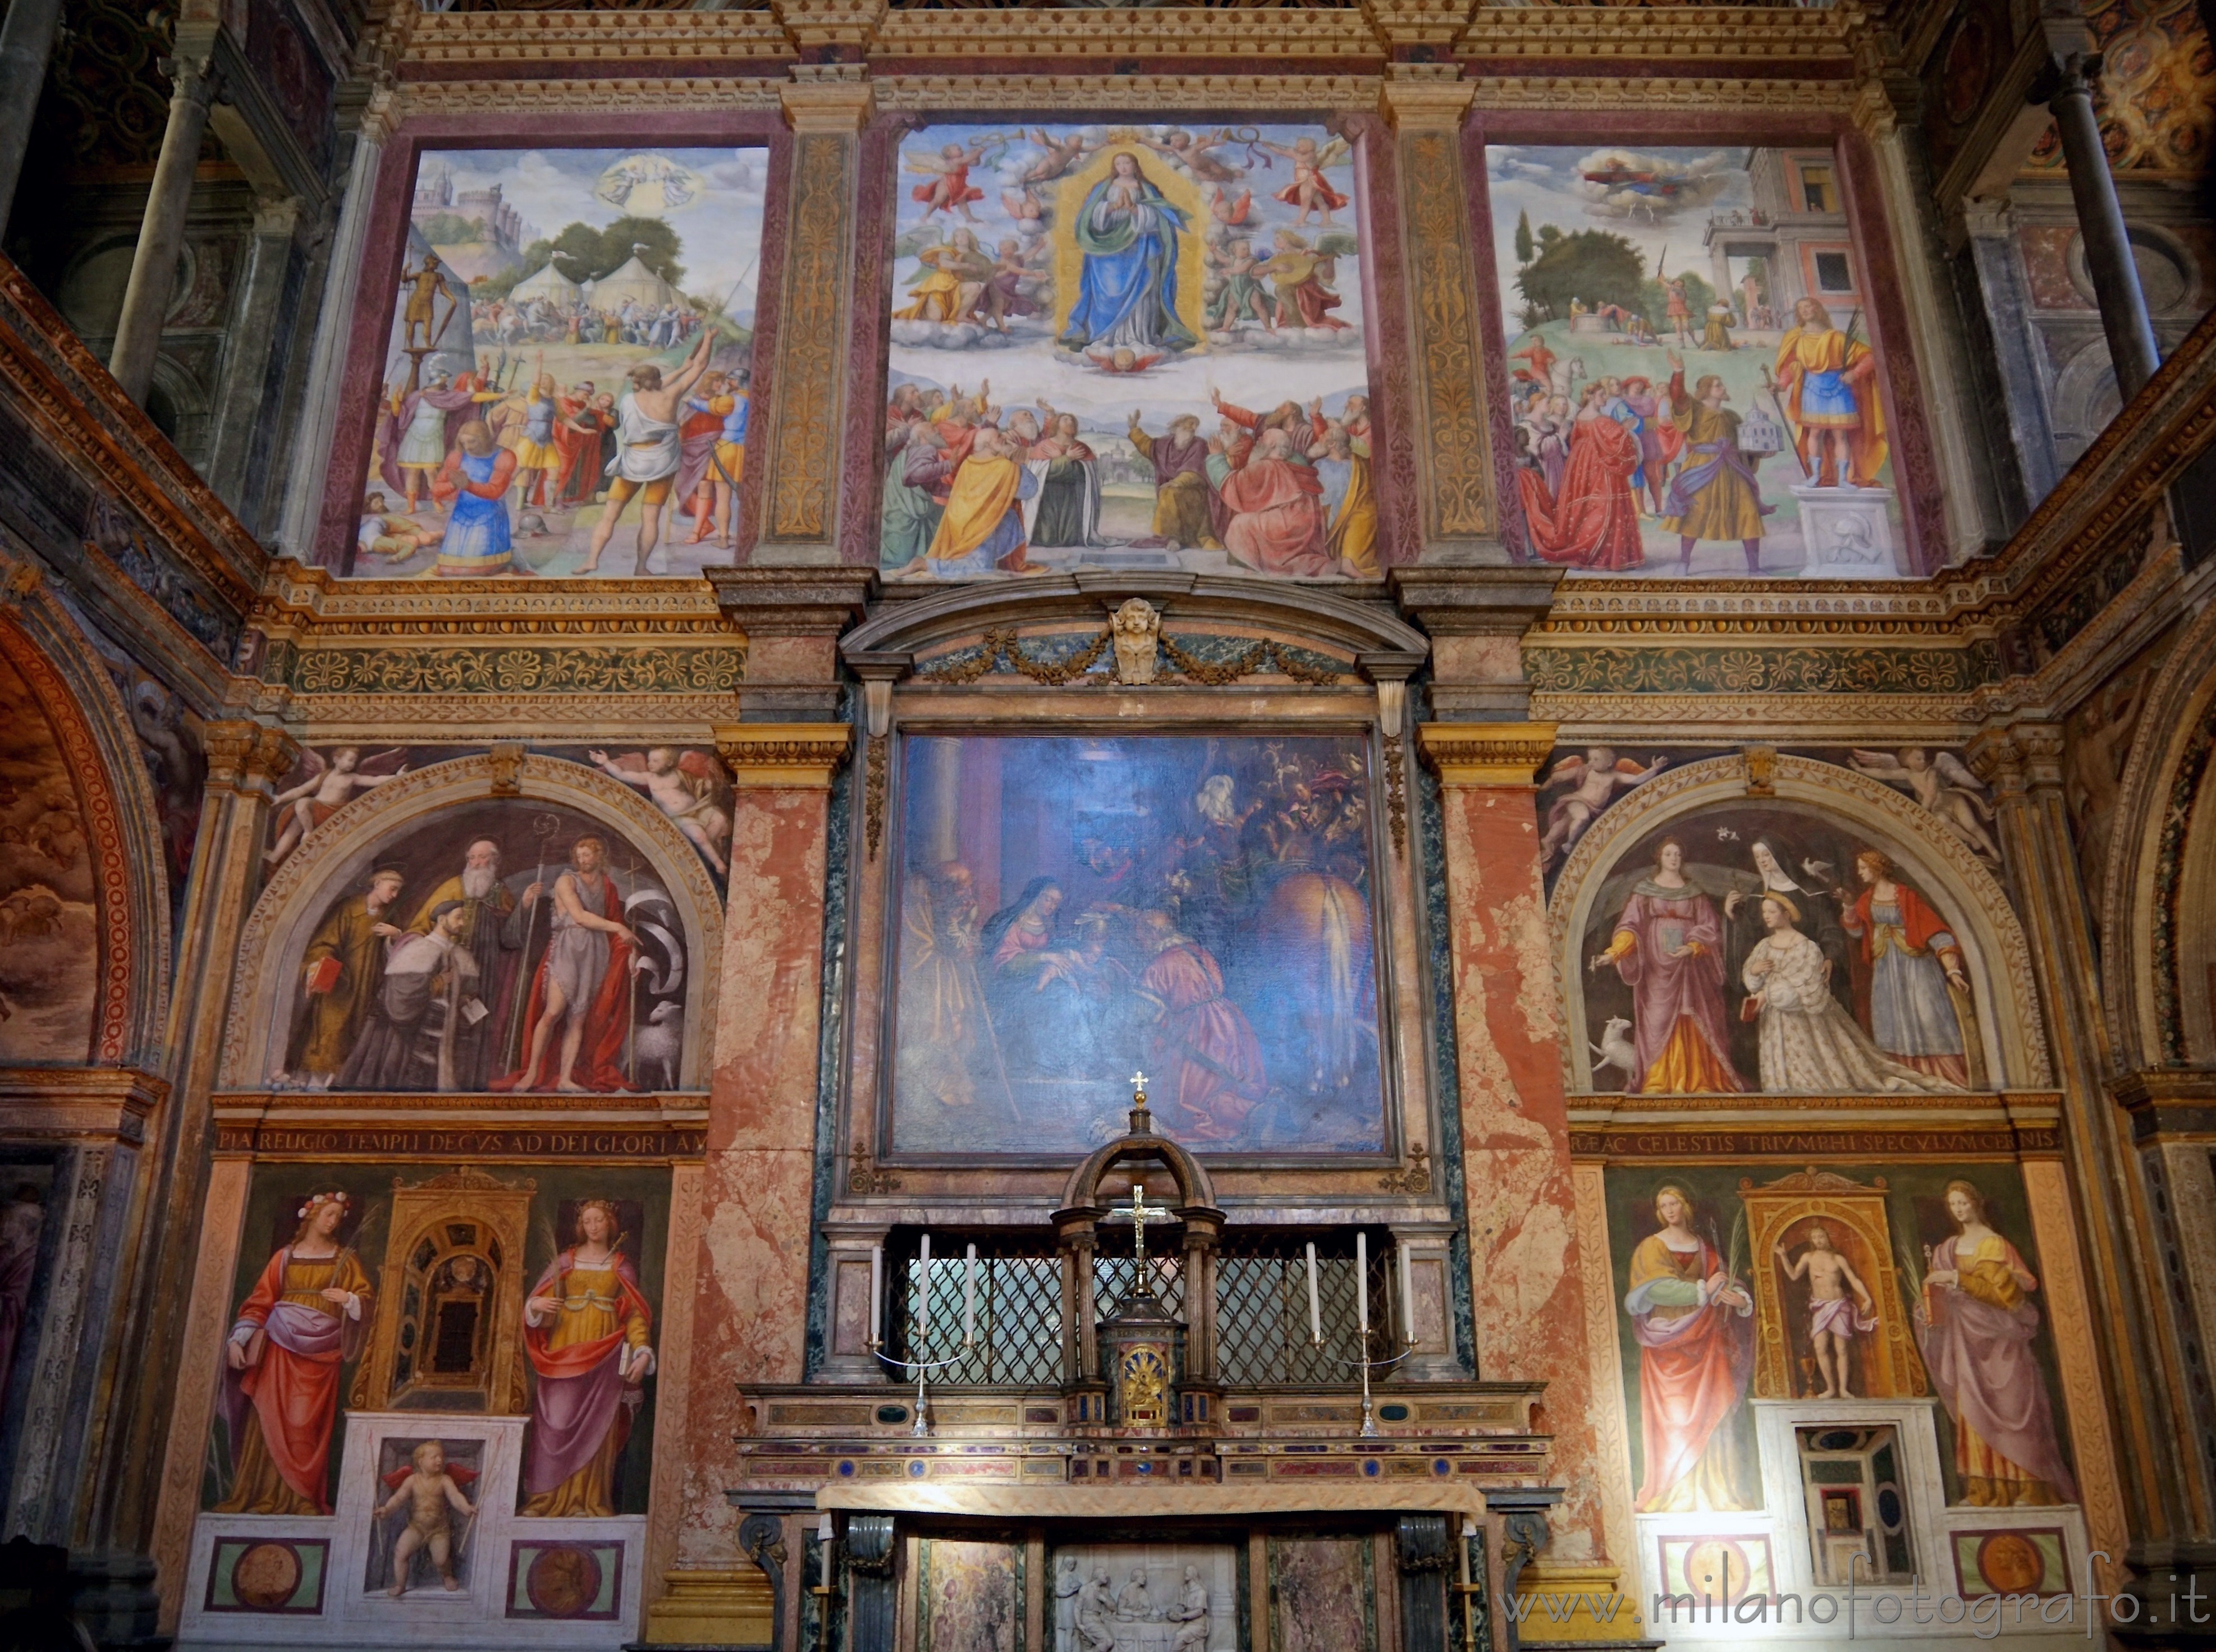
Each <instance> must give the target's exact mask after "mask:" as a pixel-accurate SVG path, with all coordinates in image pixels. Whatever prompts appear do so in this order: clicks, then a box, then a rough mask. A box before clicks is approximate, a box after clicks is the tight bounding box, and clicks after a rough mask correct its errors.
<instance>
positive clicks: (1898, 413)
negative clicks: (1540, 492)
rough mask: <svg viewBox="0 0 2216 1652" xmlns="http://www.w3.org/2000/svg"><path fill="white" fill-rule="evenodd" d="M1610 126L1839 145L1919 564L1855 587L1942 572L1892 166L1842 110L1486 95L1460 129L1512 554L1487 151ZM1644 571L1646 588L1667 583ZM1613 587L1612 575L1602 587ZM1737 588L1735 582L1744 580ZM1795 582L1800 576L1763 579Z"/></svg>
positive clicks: (1650, 137)
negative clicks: (1890, 190)
mask: <svg viewBox="0 0 2216 1652" xmlns="http://www.w3.org/2000/svg"><path fill="white" fill-rule="evenodd" d="M1596 131H1605V132H1606V133H1607V141H1608V142H1610V143H1613V144H1654V145H1672V146H1684V145H1688V144H1731V145H1734V146H1736V145H1740V144H1745V145H1748V146H1759V147H1762V148H1765V149H1797V148H1811V149H1813V148H1816V147H1819V146H1821V147H1823V148H1826V149H1829V150H1831V152H1832V156H1833V161H1834V165H1835V167H1836V169H1837V170H1836V172H1835V176H1836V178H1837V182H1838V187H1839V194H1840V199H1841V202H1842V204H1843V206H1844V208H1845V212H1846V218H1847V223H1848V228H1849V233H1850V235H1851V236H1853V238H1854V243H1855V246H1856V251H1857V252H1858V253H1859V254H1860V255H1861V261H1862V277H1863V280H1864V282H1865V285H1866V287H1867V290H1868V293H1869V302H1868V304H1867V305H1865V306H1864V309H1863V322H1864V325H1865V326H1866V327H1867V328H1868V337H1869V339H1870V341H1871V342H1872V344H1873V345H1874V347H1876V349H1877V352H1878V358H1879V359H1880V360H1881V362H1882V363H1883V364H1884V372H1883V374H1882V378H1881V382H1882V384H1883V385H1884V397H1885V402H1884V406H1885V414H1886V431H1887V440H1888V441H1889V442H1890V443H1891V445H1892V447H1893V455H1892V458H1893V490H1894V493H1895V494H1896V495H1897V497H1898V499H1899V505H1900V519H1901V530H1902V535H1903V537H1904V538H1905V541H1906V546H1905V549H1906V550H1907V552H1908V560H1909V567H1908V568H1907V569H1906V570H1905V572H1904V573H1902V574H1899V576H1898V577H1897V578H1894V579H1890V580H1870V581H1866V582H1865V581H1855V582H1853V584H1854V586H1855V588H1857V589H1859V588H1861V587H1862V586H1863V585H1864V584H1868V585H1870V586H1876V587H1878V588H1880V589H1898V588H1899V587H1900V586H1904V585H1905V584H1907V583H1909V582H1911V581H1913V580H1922V579H1927V578H1930V577H1931V576H1932V575H1934V574H1938V573H1940V572H1942V569H1943V568H1944V565H1945V562H1946V543H1947V527H1946V519H1945V513H1944V512H1943V510H1942V507H1941V503H1940V501H1939V497H1938V491H1937V490H1938V488H1939V485H1940V484H1939V474H1938V461H1937V459H1936V457H1935V455H1934V453H1933V451H1932V442H1931V433H1930V428H1929V427H1928V426H1927V425H1926V423H1925V420H1924V406H1923V397H1922V392H1921V390H1920V389H1919V387H1918V386H1919V381H1918V379H1917V372H1916V358H1915V353H1914V350H1913V347H1912V343H1911V340H1912V336H1913V332H1912V329H1911V326H1910V322H1909V316H1908V312H1907V310H1906V309H1905V304H1906V302H1907V301H1906V299H1905V298H1904V297H1903V296H1902V292H1901V286H1902V284H1901V282H1900V281H1899V279H1898V277H1897V274H1896V264H1895V258H1896V254H1895V251H1894V249H1893V236H1892V231H1891V229H1890V226H1889V224H1888V222H1887V216H1886V211H1885V203H1884V200H1882V198H1881V197H1882V192H1883V190H1884V187H1885V181H1884V173H1883V169H1881V167H1879V166H1878V164H1877V162H1876V158H1875V157H1874V156H1873V155H1872V154H1871V153H1870V146H1869V140H1868V138H1866V137H1865V136H1864V135H1863V134H1862V132H1861V131H1860V130H1859V129H1858V128H1857V127H1856V125H1855V123H1854V122H1853V120H1851V119H1850V118H1849V117H1848V116H1846V115H1845V114H1819V115H1815V116H1813V117H1812V116H1810V115H1807V114H1789V113H1771V112H1768V111H1733V110H1724V109H1714V108H1707V109H1671V110H1668V111H1665V112H1659V113H1658V112H1656V111H1653V110H1651V109H1646V108H1640V107H1626V108H1624V109H1623V110H1622V113H1621V114H1617V115H1615V116H1612V117H1611V116H1608V115H1605V114H1601V113H1599V112H1597V111H1594V110H1590V109H1582V108H1581V109H1576V110H1569V109H1559V110H1542V109H1528V108H1516V109H1498V108H1495V109H1488V108H1487V107H1485V105H1484V103H1483V102H1482V101H1481V100H1480V103H1479V105H1478V106H1477V107H1476V108H1475V109H1474V111H1473V113H1472V114H1471V116H1470V119H1469V120H1468V123H1467V124H1466V125H1465V126H1463V128H1462V168H1463V171H1464V174H1465V175H1466V180H1467V182H1468V188H1469V199H1470V241H1471V247H1472V250H1473V252H1474V255H1475V258H1476V263H1477V269H1478V274H1479V276H1480V280H1481V281H1483V282H1486V283H1487V285H1485V286H1481V287H1480V300H1481V301H1480V304H1479V306H1478V310H1479V323H1480V327H1481V328H1482V329H1483V331H1482V334H1481V336H1482V338H1483V341H1484V348H1485V376H1486V382H1487V387H1488V391H1489V395H1490V399H1491V402H1492V407H1491V416H1492V419H1493V454H1494V467H1495V487H1496V488H1497V490H1498V492H1499V498H1500V501H1501V506H1500V515H1501V520H1502V525H1503V527H1504V529H1506V528H1508V527H1509V526H1510V525H1511V524H1512V525H1513V537H1514V538H1515V540H1516V541H1517V548H1516V549H1514V550H1511V555H1515V556H1518V557H1519V559H1521V560H1530V555H1529V553H1528V552H1527V551H1523V550H1521V548H1520V546H1521V542H1522V540H1523V532H1524V528H1523V511H1522V508H1521V507H1520V505H1518V504H1517V503H1516V501H1517V492H1516V471H1515V458H1514V454H1515V449H1514V446H1513V445H1512V439H1513V436H1514V431H1513V428H1512V427H1511V423H1510V421H1509V417H1508V399H1507V396H1506V395H1505V387H1506V385H1507V383H1508V359H1507V352H1508V339H1507V335H1506V329H1505V325H1504V322H1503V320H1502V317H1501V315H1500V311H1499V305H1498V304H1495V303H1493V301H1492V300H1493V286H1494V285H1497V281H1498V277H1499V249H1497V248H1496V247H1495V246H1494V245H1493V208H1492V188H1491V177H1490V175H1489V174H1488V173H1487V170H1486V164H1485V151H1486V148H1487V145H1488V144H1590V143H1594V142H1597V141H1599V140H1598V139H1597V138H1595V137H1594V133H1595V132H1596ZM1660 577H1662V576H1659V575H1655V574H1644V575H1634V580H1638V581H1639V582H1640V583H1645V582H1646V581H1647V580H1655V579H1659V578H1660ZM1597 583H1598V584H1600V585H1602V586H1611V585H1613V584H1614V583H1615V580H1614V578H1610V579H1608V580H1600V581H1597ZM1721 583H1726V581H1720V580H1715V579H1713V578H1710V577H1706V576H1703V577H1701V578H1696V579H1692V580H1684V581H1682V582H1680V581H1672V584H1673V586H1677V588H1686V587H1690V586H1708V585H1717V584H1721ZM1728 583H1731V584H1733V586H1737V585H1739V583H1740V581H1739V580H1732V581H1729V582H1728ZM1765 583H1772V584H1776V585H1777V586H1781V587H1789V586H1791V585H1792V583H1793V580H1792V578H1791V577H1790V576H1784V577H1780V578H1777V579H1775V580H1765Z"/></svg>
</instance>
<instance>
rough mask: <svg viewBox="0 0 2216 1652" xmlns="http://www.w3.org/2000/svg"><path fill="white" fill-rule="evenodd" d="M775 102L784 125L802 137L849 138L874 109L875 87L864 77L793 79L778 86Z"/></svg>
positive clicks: (875, 111) (863, 124)
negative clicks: (782, 116) (855, 78)
mask: <svg viewBox="0 0 2216 1652" xmlns="http://www.w3.org/2000/svg"><path fill="white" fill-rule="evenodd" d="M795 72H796V73H797V72H798V71H795ZM778 101H779V103H780V104H782V105H783V107H784V109H785V125H786V126H790V127H791V128H792V130H793V131H794V132H797V133H798V134H800V135H801V136H802V137H803V138H810V137H815V136H817V135H819V134H822V133H828V134H830V135H832V136H834V137H846V138H852V137H853V136H854V135H855V134H856V133H857V132H860V131H861V130H862V128H863V127H865V126H868V125H869V124H870V121H871V118H872V117H873V116H875V115H876V114H877V89H876V88H874V87H873V86H871V84H870V83H869V82H868V81H866V80H846V79H843V78H841V79H838V80H815V79H809V80H796V81H794V82H793V83H791V85H789V86H780V87H779V88H778Z"/></svg>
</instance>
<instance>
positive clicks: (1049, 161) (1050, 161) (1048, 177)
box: [1016, 130, 1101, 184]
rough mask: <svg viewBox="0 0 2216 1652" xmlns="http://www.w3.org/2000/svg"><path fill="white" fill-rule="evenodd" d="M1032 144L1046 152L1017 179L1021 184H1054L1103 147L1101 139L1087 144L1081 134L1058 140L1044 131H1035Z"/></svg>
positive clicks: (1032, 134)
mask: <svg viewBox="0 0 2216 1652" xmlns="http://www.w3.org/2000/svg"><path fill="white" fill-rule="evenodd" d="M1031 142H1033V143H1034V144H1037V145H1038V146H1039V148H1041V149H1042V150H1045V151H1046V152H1045V153H1044V154H1043V155H1042V156H1040V157H1039V158H1038V159H1037V160H1036V161H1033V162H1032V163H1031V164H1030V165H1029V166H1027V167H1025V169H1023V172H1022V174H1021V175H1019V176H1018V178H1017V179H1016V181H1017V183H1019V184H1034V183H1052V182H1053V181H1055V180H1056V178H1059V177H1061V176H1062V175H1064V174H1066V173H1067V172H1068V170H1069V169H1071V168H1072V167H1074V166H1075V165H1076V164H1077V163H1079V162H1080V161H1082V160H1083V159H1084V158H1085V157H1086V156H1088V155H1090V154H1092V153H1093V150H1097V149H1099V147H1100V146H1101V140H1099V139H1095V140H1093V142H1090V143H1088V142H1086V137H1085V134H1084V133H1083V132H1072V133H1071V134H1070V135H1069V136H1068V138H1061V139H1057V138H1050V137H1049V136H1048V135H1047V134H1046V132H1044V131H1043V130H1039V131H1034V132H1032V133H1031Z"/></svg>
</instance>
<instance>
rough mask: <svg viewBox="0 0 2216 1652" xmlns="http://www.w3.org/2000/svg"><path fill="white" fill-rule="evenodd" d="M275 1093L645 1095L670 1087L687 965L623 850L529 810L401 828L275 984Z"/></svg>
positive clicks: (460, 812) (575, 825)
mask: <svg viewBox="0 0 2216 1652" xmlns="http://www.w3.org/2000/svg"><path fill="white" fill-rule="evenodd" d="M288 974H289V978H290V980H291V981H292V996H291V1001H290V1012H291V1020H290V1023H289V1027H288V1029H287V1033H286V1041H285V1044H284V1047H283V1048H284V1054H283V1060H282V1062H281V1064H280V1066H278V1067H277V1068H276V1070H275V1071H274V1072H272V1073H271V1075H270V1081H271V1083H272V1084H274V1085H277V1086H279V1087H280V1088H291V1087H304V1088H306V1089H310V1090H329V1089H338V1090H441V1091H463V1092H471V1093H475V1092H485V1091H512V1092H514V1093H518V1094H523V1093H528V1092H534V1091H550V1090H569V1091H598V1092H601V1093H603V1094H606V1093H612V1092H615V1091H619V1090H656V1089H670V1088H674V1086H675V1085H676V1084H677V1083H678V1082H679V1079H680V1076H681V1074H682V1072H683V1067H684V1059H683V1058H684V1047H685V1000H686V974H687V948H686V937H685V927H684V924H683V923H682V921H681V920H680V918H679V917H678V914H677V910H676V907H675V906H674V904H673V902H672V900H671V899H670V896H669V893H668V891H667V890H666V889H664V888H663V887H662V883H661V881H660V878H659V875H657V874H656V872H655V871H654V870H653V869H652V866H651V863H649V861H648V859H647V857H645V856H644V855H643V854H642V853H641V852H640V851H638V849H637V847H636V846H635V845H633V844H630V843H628V842H626V841H625V839H624V838H622V837H621V836H620V835H619V834H618V833H617V832H613V831H612V830H611V829H610V828H608V827H607V826H604V825H602V824H601V823H600V822H598V821H596V820H588V818H586V817H585V816H583V815H581V814H576V813H574V812H572V811H570V810H567V809H563V808H550V807H548V806H546V805H544V804H538V803H524V802H520V801H514V802H510V801H498V802H485V803H477V804H471V805H469V806H467V807H465V808H458V809H454V810H452V811H450V812H448V813H446V814H441V815H440V816H438V817H437V818H436V819H435V820H431V821H429V822H427V823H421V824H418V825H416V826H412V827H410V828H409V829H408V830H406V831H405V832H403V833H402V834H401V835H400V836H399V837H397V838H396V839H395V840H394V841H392V842H391V843H389V844H385V845H383V846H382V847H380V848H379V850H378V851H377V853H376V855H375V856H374V857H373V862H372V864H371V865H370V866H369V867H368V868H367V869H365V870H364V871H362V872H361V873H360V874H359V875H355V876H354V877H352V878H349V879H348V880H347V881H346V882H345V884H344V886H343V887H339V888H337V889H335V890H334V891H332V892H331V894H330V896H329V902H328V905H327V906H326V908H325V910H324V912H323V915H322V917H321V918H319V919H318V920H317V924H316V925H315V927H314V929H313V930H311V932H310V933H309V937H308V939H307V942H306V945H305V949H304V951H303V952H302V953H301V955H300V956H299V959H298V960H297V961H294V962H293V964H292V967H291V968H290V970H289V971H288Z"/></svg>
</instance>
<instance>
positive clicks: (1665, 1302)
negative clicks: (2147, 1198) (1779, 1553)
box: [1607, 1164, 2077, 1514]
mask: <svg viewBox="0 0 2216 1652" xmlns="http://www.w3.org/2000/svg"><path fill="white" fill-rule="evenodd" d="M1607 1188H1608V1201H1609V1248H1610V1254H1611V1256H1613V1258H1614V1262H1615V1268H1616V1293H1617V1300H1618V1302H1619V1303H1620V1305H1621V1312H1620V1314H1619V1316H1618V1322H1617V1323H1618V1329H1619V1336H1620V1338H1621V1342H1620V1350H1621V1352H1620V1357H1621V1359H1622V1368H1623V1372H1624V1390H1625V1395H1626V1411H1627V1416H1626V1419H1625V1421H1626V1426H1627V1431H1628V1437H1629V1440H1630V1442H1631V1446H1632V1454H1633V1476H1634V1481H1635V1483H1636V1490H1635V1493H1634V1501H1635V1506H1636V1507H1637V1508H1638V1509H1639V1511H1640V1513H1641V1514H1690V1513H1722V1512H1729V1511H1734V1510H1739V1511H1744V1510H1751V1509H1755V1508H1760V1507H1761V1501H1762V1500H1761V1483H1760V1477H1759V1474H1758V1471H1757V1453H1756V1445H1755V1429H1754V1421H1753V1417H1752V1415H1751V1409H1750V1407H1749V1406H1748V1404H1747V1400H1748V1397H1749V1396H1750V1394H1751V1393H1757V1392H1761V1393H1767V1394H1769V1395H1771V1396H1774V1397H1788V1398H1790V1397H1800V1398H1807V1399H1825V1398H1840V1397H1865V1398H1867V1397H1873V1396H1881V1395H1882V1394H1884V1393H1885V1392H1887V1391H1890V1392H1892V1393H1894V1394H1902V1395H1914V1394H1920V1393H1925V1392H1930V1393H1935V1394H1936V1395H1937V1396H1938V1398H1939V1402H1940V1405H1939V1416H1938V1419H1937V1421H1938V1423H1939V1436H1940V1449H1941V1454H1942V1474H1943V1477H1944V1480H1945V1484H1946V1488H1947V1497H1948V1502H1949V1503H1952V1504H1955V1505H1960V1506H1968V1507H1975V1508H2003V1507H2013V1506H2016V1505H2025V1506H2034V1507H2038V1506H2048V1505H2053V1504H2059V1503H2066V1502H2075V1501H2076V1499H2077V1484H2076V1480H2075V1477H2074V1475H2073V1473H2072V1471H2071V1466H2070V1464H2069V1459H2068V1456H2067V1451H2066V1446H2065V1440H2064V1437H2063V1433H2062V1428H2061V1423H2060V1420H2059V1413H2058V1411H2057V1409H2056V1407H2055V1404H2054V1402H2053V1394H2054V1391H2055V1387H2056V1384H2057V1380H2058V1379H2057V1374H2056V1366H2055V1356H2054V1349H2053V1335H2052V1331H2051V1330H2050V1329H2049V1327H2048V1326H2047V1320H2046V1314H2045V1311H2044V1308H2043V1304H2042V1299H2041V1294H2040V1282H2039V1275H2038V1273H2037V1271H2036V1268H2035V1262H2036V1256H2035V1252H2034V1244H2033V1239H2032V1229H2031V1219H2030V1213H2029V1210H2028V1202H2027V1200H2026V1195H2025V1192H2024V1186H2023V1181H2022V1176H2021V1175H2020V1174H2019V1173H2018V1172H2017V1171H2016V1170H2015V1169H2013V1168H2012V1167H2008V1166H2001V1165H1993V1164H1977V1165H1963V1166H1948V1165H1922V1164H1918V1165H1908V1166H1902V1165H1898V1164H1894V1165H1887V1166H1870V1165H1856V1164H1837V1165H1824V1166H1819V1167H1815V1168H1813V1169H1811V1170H1804V1171H1794V1172H1791V1173H1789V1174H1786V1175H1783V1176H1777V1177H1775V1178H1772V1179H1770V1180H1769V1181H1767V1182H1757V1181H1756V1180H1754V1179H1752V1178H1750V1177H1749V1176H1747V1175H1746V1173H1745V1168H1744V1167H1741V1166H1738V1165H1696V1164H1685V1165H1651V1166H1650V1165H1641V1166H1638V1167H1629V1166H1611V1167H1610V1170H1609V1171H1608V1173H1607ZM1819 1229H1827V1230H1828V1231H1825V1232H1822V1233H1821V1234H1820V1235H1819V1231H1818V1230H1819ZM1884 1246H1889V1247H1890V1251H1891V1254H1890V1255H1887V1254H1884V1252H1883V1250H1881V1247H1884ZM1781 1253H1782V1254H1781ZM1842 1385H1844V1388H1845V1390H1846V1393H1845V1394H1844V1395H1843V1394H1840V1393H1838V1392H1837V1391H1836V1390H1837V1389H1838V1388H1839V1387H1841V1386H1842ZM1826 1390H1831V1392H1828V1393H1827V1392H1826Z"/></svg>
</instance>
